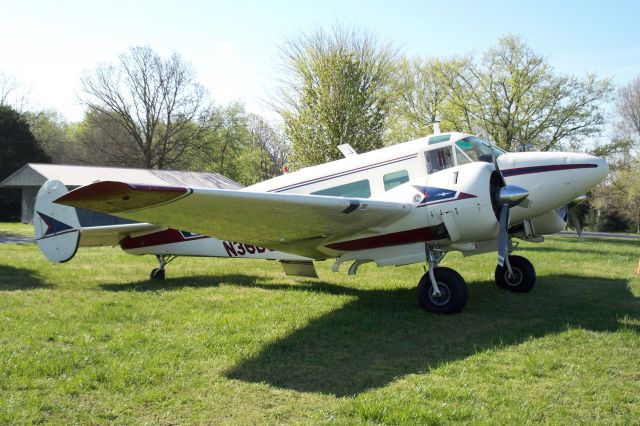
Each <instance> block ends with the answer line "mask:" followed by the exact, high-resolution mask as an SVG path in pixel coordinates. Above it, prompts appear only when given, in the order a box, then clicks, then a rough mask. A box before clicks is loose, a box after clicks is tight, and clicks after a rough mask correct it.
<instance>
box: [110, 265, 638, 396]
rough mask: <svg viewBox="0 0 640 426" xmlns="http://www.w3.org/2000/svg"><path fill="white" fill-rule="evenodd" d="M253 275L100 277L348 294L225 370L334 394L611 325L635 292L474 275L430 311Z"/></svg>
mask: <svg viewBox="0 0 640 426" xmlns="http://www.w3.org/2000/svg"><path fill="white" fill-rule="evenodd" d="M262 280H263V278H261V277H255V276H250V275H247V276H241V275H237V276H236V275H226V276H220V277H190V278H177V279H168V280H166V281H164V282H161V283H156V282H149V283H143V282H140V283H137V284H131V285H127V284H125V285H122V284H120V285H116V284H113V285H103V286H102V287H103V288H104V289H106V290H112V291H118V290H138V291H148V290H159V289H165V290H172V289H178V288H181V287H201V286H210V287H215V286H217V285H218V284H219V283H220V282H224V283H226V284H227V285H237V286H243V287H252V288H260V289H266V290H274V291H280V290H287V291H296V290H299V291H305V292H317V293H322V294H333V295H350V296H356V297H357V299H356V300H354V301H351V302H347V303H346V304H345V305H344V306H342V307H341V308H340V309H337V310H335V311H331V312H329V313H327V314H325V315H323V316H320V317H319V318H317V319H315V320H313V321H311V322H310V323H309V324H308V325H306V326H305V327H303V328H301V329H298V330H296V331H294V332H293V333H291V334H289V335H288V336H286V337H284V338H282V339H280V340H278V341H276V342H274V343H271V344H269V345H267V346H265V347H264V348H263V349H262V351H261V352H260V353H259V354H258V355H256V356H255V357H253V358H250V359H247V360H244V361H242V362H240V363H239V364H238V365H236V366H235V367H232V368H231V369H229V370H227V371H226V372H225V373H224V374H225V376H226V377H227V378H230V379H235V380H241V381H246V382H253V383H268V384H270V385H273V386H276V387H280V388H285V389H292V390H296V391H301V392H321V393H325V394H331V395H336V396H347V395H354V394H358V393H361V392H364V391H366V390H368V389H372V388H378V387H382V386H385V385H387V384H388V383H390V382H391V381H393V380H394V379H396V378H400V377H402V376H404V375H406V374H412V373H425V372H428V371H429V370H430V369H431V368H435V367H437V366H438V365H441V364H443V363H448V362H451V361H455V360H459V359H463V358H465V357H468V356H470V355H473V354H475V353H478V352H482V351H484V350H487V349H491V348H495V347H500V346H505V345H513V344H518V343H521V342H523V341H525V340H527V339H529V338H536V337H542V336H545V335H548V334H554V333H559V332H562V331H564V330H566V329H567V328H568V327H571V328H583V329H587V330H594V331H615V330H617V329H619V328H621V327H627V328H631V329H632V330H634V331H635V332H640V330H638V329H635V328H634V326H633V325H622V324H621V323H620V322H619V320H620V319H621V318H623V317H625V316H629V317H632V318H638V317H640V300H639V299H637V298H635V297H634V296H633V294H632V293H631V292H630V290H629V288H628V286H627V282H626V281H624V280H612V279H606V278H584V277H578V276H571V275H556V276H544V277H539V278H538V285H537V286H536V288H535V289H534V290H533V291H532V292H531V293H528V294H516V293H511V292H508V291H503V290H498V289H497V288H496V287H495V284H494V283H493V282H489V281H487V282H479V283H472V285H470V286H469V301H468V304H467V306H466V308H465V310H464V311H463V312H462V313H461V314H457V315H449V316H441V315H435V314H430V313H427V312H425V311H423V310H422V309H421V308H419V307H418V306H417V301H416V292H415V289H394V290H358V289H354V288H350V287H343V286H339V285H335V284H330V283H326V282H319V283H317V282H311V281H309V282H306V281H301V282H300V283H299V284H294V285H284V284H270V283H264V282H261V281H262Z"/></svg>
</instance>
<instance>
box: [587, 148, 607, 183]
mask: <svg viewBox="0 0 640 426" xmlns="http://www.w3.org/2000/svg"><path fill="white" fill-rule="evenodd" d="M587 161H588V162H589V163H591V164H593V165H594V166H595V167H593V168H592V170H591V171H590V173H589V175H590V177H591V179H590V180H591V182H590V185H589V186H590V187H591V186H596V185H598V184H599V183H600V182H602V181H603V180H604V178H605V177H607V173H609V165H608V164H607V161H606V160H605V159H604V158H602V157H596V156H593V155H587Z"/></svg>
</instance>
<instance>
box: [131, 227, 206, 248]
mask: <svg viewBox="0 0 640 426" xmlns="http://www.w3.org/2000/svg"><path fill="white" fill-rule="evenodd" d="M204 238H209V237H207V236H206V235H198V236H194V237H189V238H184V236H183V235H182V233H181V232H180V231H178V230H177V229H165V230H164V231H158V232H154V233H152V234H147V235H142V236H140V237H129V236H127V237H125V238H123V239H122V241H120V247H121V248H122V250H131V249H138V248H143V247H152V246H161V245H164V244H173V243H181V242H183V241H193V240H201V239H204Z"/></svg>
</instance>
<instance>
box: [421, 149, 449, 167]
mask: <svg viewBox="0 0 640 426" xmlns="http://www.w3.org/2000/svg"><path fill="white" fill-rule="evenodd" d="M424 155H425V158H426V159H427V172H428V173H435V172H439V171H440V170H444V169H448V168H449V167H453V166H454V164H453V150H452V148H451V146H448V147H446V148H440V149H432V150H431V151H427V152H425V153H424Z"/></svg>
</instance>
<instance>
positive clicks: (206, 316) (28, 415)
mask: <svg viewBox="0 0 640 426" xmlns="http://www.w3.org/2000/svg"><path fill="white" fill-rule="evenodd" d="M4 226H5V225H4V224H2V226H0V229H5V227H4ZM638 248H639V243H638V242H637V241H623V240H592V241H589V240H587V241H584V242H579V241H577V240H574V239H569V238H549V239H548V241H547V242H545V243H543V244H541V245H534V244H521V246H520V250H518V254H521V255H524V256H526V257H528V258H529V259H530V260H531V261H532V262H533V263H534V264H535V265H536V267H537V271H538V284H537V286H536V288H534V290H533V291H532V292H531V293H529V294H514V293H510V292H505V291H501V290H498V289H497V288H496V287H495V284H494V283H493V281H492V276H493V268H494V265H495V258H496V256H495V255H482V256H476V257H471V258H466V259H464V258H462V257H461V256H457V255H449V256H448V257H447V258H446V259H445V262H444V263H445V264H446V266H449V267H453V268H455V269H457V270H458V271H459V272H460V273H461V274H462V275H463V276H464V277H465V279H466V280H467V283H468V284H469V302H468V304H467V306H466V308H465V310H464V311H463V312H462V313H461V314H458V315H452V316H438V315H434V314H428V313H426V312H424V311H422V310H421V309H420V308H418V306H417V301H416V297H415V285H416V282H417V281H418V279H419V277H420V276H421V274H422V273H423V271H422V267H421V266H420V265H413V266H407V267H402V268H380V269H377V268H375V267H372V266H371V265H365V266H363V267H362V268H361V272H360V273H359V275H358V276H356V277H348V276H345V275H343V274H332V273H331V272H330V266H331V265H330V263H328V262H327V263H322V264H320V267H319V273H320V277H321V278H320V279H319V280H305V279H297V278H288V277H285V276H284V275H283V274H282V272H281V269H280V266H279V265H278V264H277V263H275V262H265V261H244V260H221V259H196V258H179V259H177V260H176V261H175V262H173V263H171V264H170V265H169V267H168V270H167V280H165V281H164V282H162V283H156V282H153V283H152V282H149V281H148V280H147V276H148V273H149V271H150V270H151V268H152V267H154V266H155V261H154V259H152V258H150V257H134V256H129V255H126V254H124V253H122V252H121V251H120V250H118V249H107V248H104V249H85V250H80V251H79V253H78V255H77V256H76V258H74V259H73V260H72V261H71V262H69V263H68V264H64V265H52V264H49V263H47V261H46V260H45V259H44V257H43V256H41V255H40V253H39V252H38V250H37V247H36V246H35V245H33V244H29V245H17V244H3V245H0V360H2V361H1V364H0V424H4V423H8V424H14V423H54V424H60V423H72V424H77V423H80V424H85V423H88V424H105V423H115V424H185V423H187V424H192V423H197V424H200V423H205V424H207V423H234V424H256V423H257V424H274V423H287V424H289V423H297V424H300V423H304V424H316V423H341V424H353V423H373V424H379V423H383V424H414V423H420V424H453V423H483V424H489V423H491V424H503V423H518V424H520V423H539V422H540V423H559V424H574V423H603V424H604V423H606V424H609V423H620V424H629V423H634V422H638V419H640V370H639V369H638V365H639V359H640V335H639V333H640V279H639V278H638V277H637V276H635V267H636V265H637V262H638V256H640V250H638Z"/></svg>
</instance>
